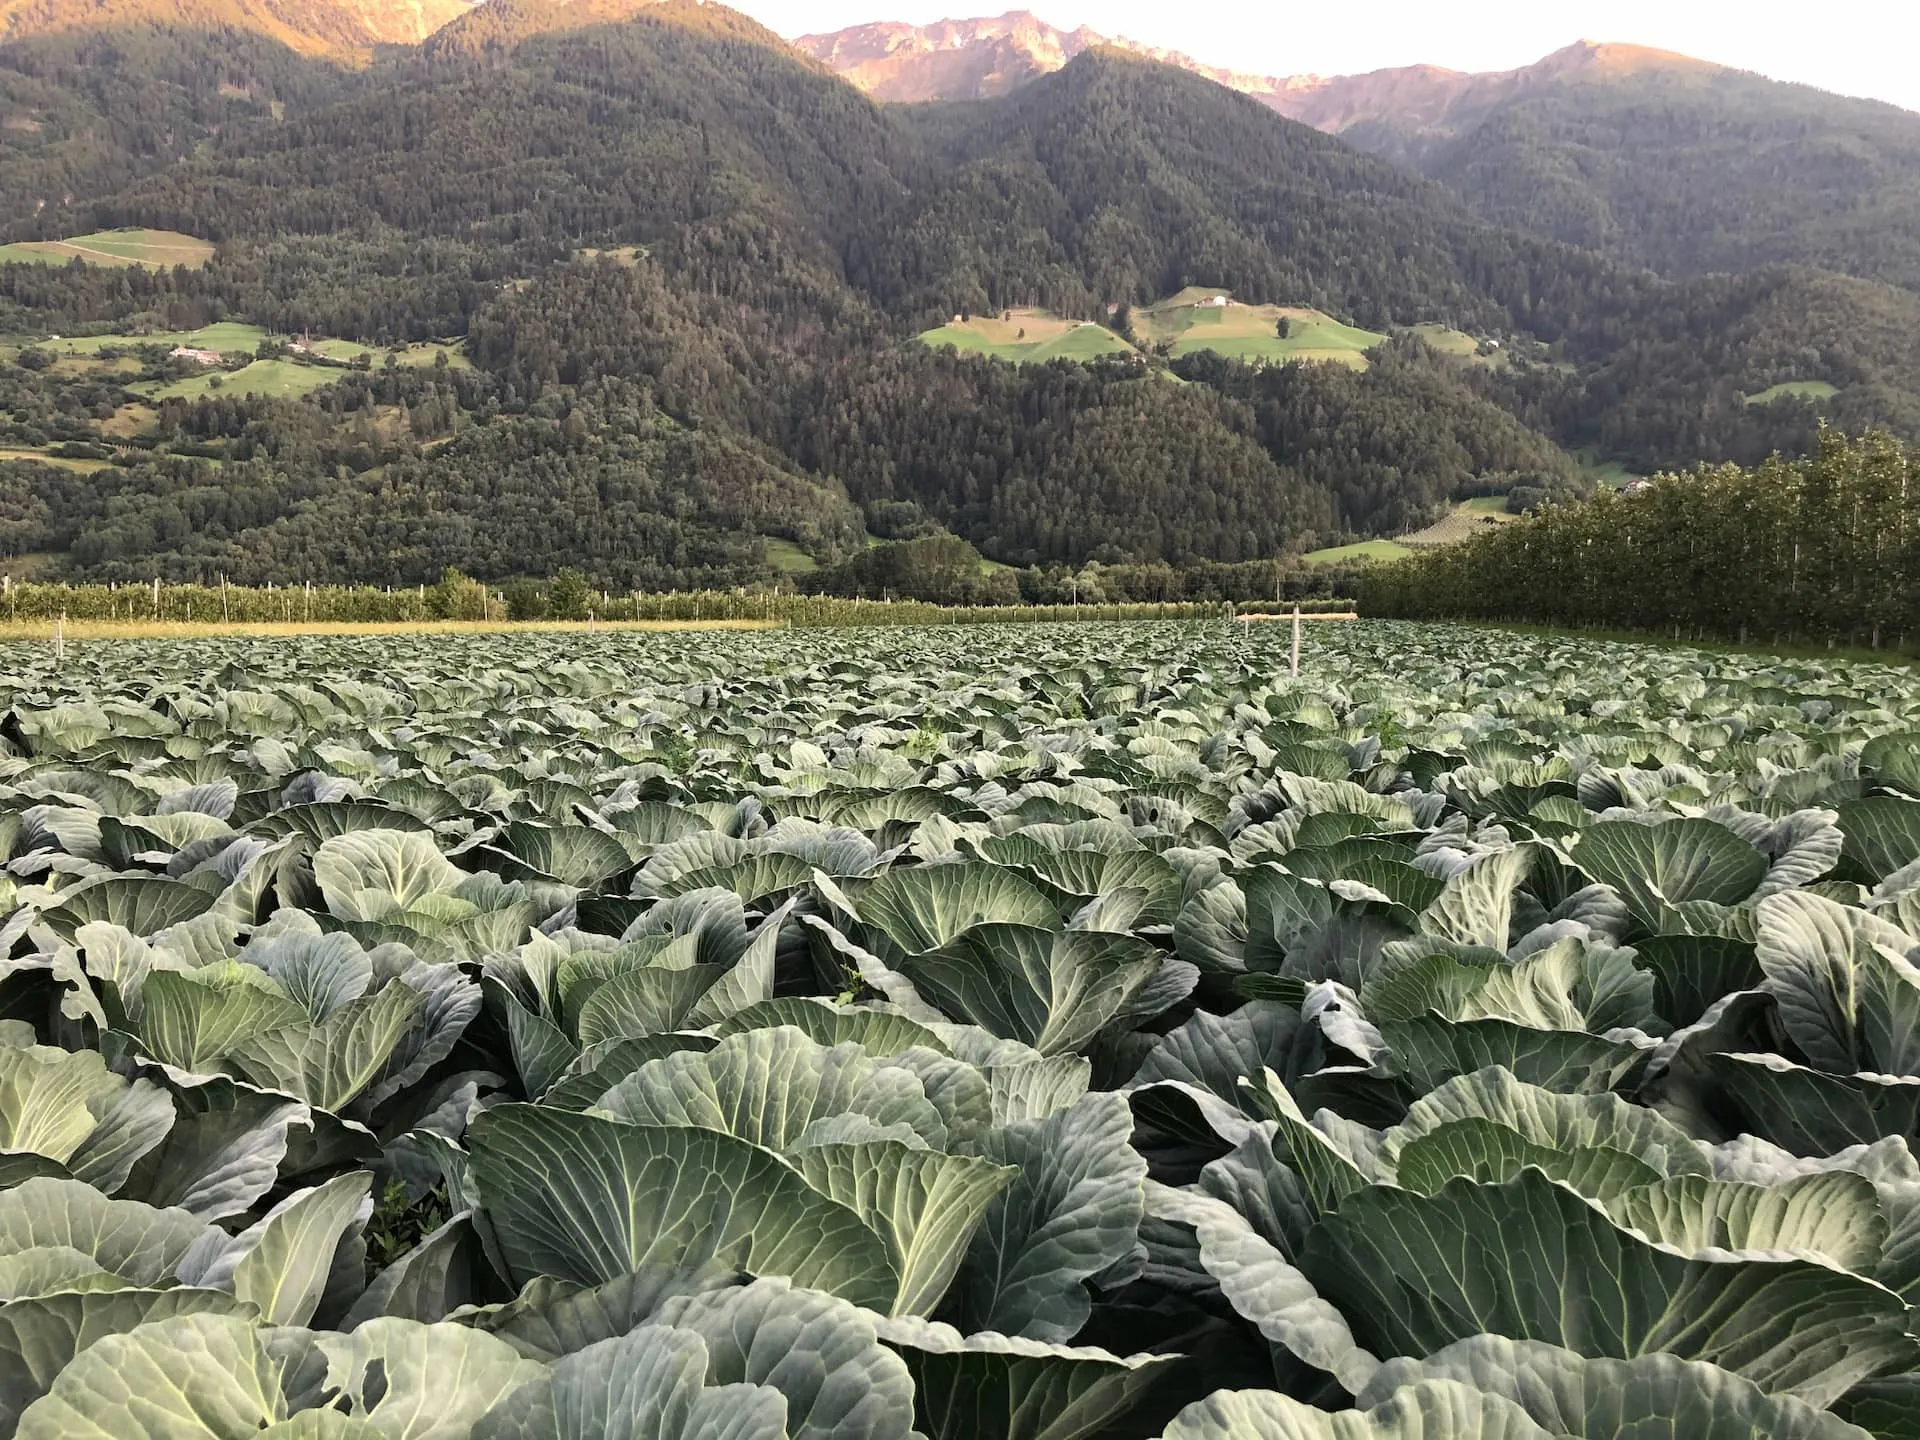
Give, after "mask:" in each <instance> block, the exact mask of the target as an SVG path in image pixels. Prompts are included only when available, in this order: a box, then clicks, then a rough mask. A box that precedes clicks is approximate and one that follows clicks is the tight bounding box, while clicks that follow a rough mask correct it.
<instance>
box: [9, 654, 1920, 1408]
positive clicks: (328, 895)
mask: <svg viewBox="0 0 1920 1440" xmlns="http://www.w3.org/2000/svg"><path fill="white" fill-rule="evenodd" d="M1242 628H1243V629H1249V630H1251V632H1252V633H1241V632H1240V631H1239V630H1229V629H1228V628H1227V627H1224V626H1221V625H1219V624H1212V625H1200V624H1191V623H1166V624H1151V623H1147V624H1135V625H1082V626H1030V627H1001V628H946V629H941V630H889V631H821V632H775V631H770V632H739V633H728V634H724V635H717V634H652V635H635V634H624V635H608V634H601V635H595V636H588V635H578V634H575V635H547V636H531V635H515V636H491V637H489V636H451V637H449V636H434V637H430V638H428V637H415V638H406V637H386V636H383V637H379V638H377V639H358V640H355V639H331V640H297V641H285V640H281V641H240V640H219V641H204V642H177V643H171V644H162V643H154V644H139V643H111V644H99V645H71V646H69V647H68V649H67V653H66V655H65V658H64V662H63V663H60V664H58V665H56V662H55V658H54V656H53V655H52V653H51V652H50V651H49V650H48V649H46V648H45V647H24V646H21V647H14V648H12V649H10V650H9V651H7V653H6V654H5V663H4V666H0V688H3V689H4V690H5V692H6V693H5V694H4V695H3V696H0V712H4V719H0V767H3V770H0V783H4V786H5V790H4V796H5V803H4V807H3V809H0V847H3V848H4V855H5V858H6V866H5V870H4V873H0V923H3V925H4V945H0V1440H4V1437H7V1436H12V1435H18V1436H20V1437H23V1440H29V1437H30V1440H55V1437H58V1440H75V1437H78V1440H140V1437H146V1440H202V1437H218V1440H237V1437H254V1436H260V1437H276V1440H294V1437H298V1440H360V1437H376V1436H377V1437H392V1440H465V1437H472V1440H536V1437H538V1440H545V1437H565V1440H600V1437H614V1440H696V1437H699V1440H707V1437H714V1440H720V1437H726V1440H756V1437H779V1436H782V1435H785V1436H791V1437H795V1440H800V1437H806V1440H829V1437H850V1440H906V1437H909V1436H912V1435H915V1434H918V1435H920V1436H924V1437H927V1440H983V1437H985V1440H991V1437H1020V1440H1068V1437H1077V1436H1101V1437H1108V1436H1111V1437H1141V1440H1146V1437H1156V1436H1165V1437H1168V1440H1229V1437H1231V1440H1241V1437H1250V1440H1282V1437H1287V1440H1367V1437H1381V1440H1387V1437H1399V1440H1414V1437H1420V1440H1496V1437H1497V1440H1526V1437H1543V1436H1578V1437H1590V1440H1601V1437H1607V1440H1611V1437H1634V1440H1641V1437H1652V1436H1656V1435H1657V1436H1675V1437H1708V1440H1732V1437H1750V1436H1789V1437H1804V1440H1841V1437H1849V1436H1851V1437H1858V1436H1862V1435H1876V1436H1883V1437H1905V1436H1915V1435H1920V1340H1916V1338H1915V1332H1916V1331H1917V1330H1920V1323H1916V1321H1917V1319H1920V1317H1917V1316H1916V1312H1915V1311H1914V1309H1913V1308H1912V1305H1913V1303H1914V1302H1916V1301H1920V1161H1916V1152H1915V1146H1916V1145H1920V680H1916V678H1915V676H1914V675H1913V673H1912V672H1911V671H1908V670H1901V669H1894V668H1887V667H1878V666H1868V665H1855V664H1850V663H1844V662H1840V661H1826V660H1778V659H1767V658H1756V657H1752V656H1744V655H1743V656H1734V655H1724V654H1722V655H1710V654H1706V653H1702V652H1692V651H1669V650H1660V649H1654V648H1638V647H1626V646H1615V645H1609V644H1604V643H1598V642H1587V641H1570V640H1548V639H1540V638H1531V637H1522V636H1517V635H1513V634H1503V633H1496V632H1485V631H1473V630H1462V629H1454V628H1442V627H1422V626H1416V625H1409V624H1394V623H1371V622H1368V623H1362V624H1358V625H1344V626H1333V625H1323V626H1316V627H1313V632H1312V633H1311V634H1310V635H1309V637H1308V644H1307V651H1306V657H1305V665H1304V667H1303V671H1302V674H1301V675H1300V677H1299V678H1298V679H1294V678H1291V677H1290V676H1289V674H1288V665H1287V649H1288V646H1289V640H1290V637H1289V636H1288V634H1287V633H1286V632H1285V627H1279V626H1266V627H1261V626H1255V627H1242Z"/></svg>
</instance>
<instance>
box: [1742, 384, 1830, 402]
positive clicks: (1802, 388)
mask: <svg viewBox="0 0 1920 1440" xmlns="http://www.w3.org/2000/svg"><path fill="white" fill-rule="evenodd" d="M1839 393H1840V387H1839V386H1838V385H1833V384H1829V383H1828V382H1827V381H1825V380H1788V381H1786V382H1785V383H1783V384H1780V385H1769V386H1768V387H1767V388H1766V389H1765V390H1761V391H1759V392H1757V393H1755V394H1752V395H1745V396H1742V397H1741V398H1742V399H1744V400H1745V401H1746V402H1747V404H1749V405H1766V404H1769V403H1771V402H1772V401H1775V400H1786V399H1789V398H1791V399H1795V400H1812V401H1814V402H1815V403H1816V404H1817V403H1818V402H1819V401H1822V400H1831V399H1832V398H1833V397H1834V396H1836V395H1838V394H1839Z"/></svg>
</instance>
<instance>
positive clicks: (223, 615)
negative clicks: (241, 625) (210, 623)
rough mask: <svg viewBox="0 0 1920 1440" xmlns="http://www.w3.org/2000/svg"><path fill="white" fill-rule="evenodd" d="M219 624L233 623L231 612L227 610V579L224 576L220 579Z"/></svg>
mask: <svg viewBox="0 0 1920 1440" xmlns="http://www.w3.org/2000/svg"><path fill="white" fill-rule="evenodd" d="M220 623H221V624H222V625H230V624H232V623H233V612H232V611H231V610H229V609H228V608H227V577H226V576H225V575H224V574H223V575H222V576H221V577H220Z"/></svg>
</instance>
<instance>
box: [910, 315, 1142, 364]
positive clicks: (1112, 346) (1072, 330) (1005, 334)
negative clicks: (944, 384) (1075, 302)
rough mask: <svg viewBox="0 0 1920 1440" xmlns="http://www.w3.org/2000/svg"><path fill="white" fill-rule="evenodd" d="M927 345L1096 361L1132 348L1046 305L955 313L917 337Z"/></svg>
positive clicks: (1018, 357)
mask: <svg viewBox="0 0 1920 1440" xmlns="http://www.w3.org/2000/svg"><path fill="white" fill-rule="evenodd" d="M919 339H920V343H921V344H923V345H950V346H952V347H953V348H954V349H956V350H962V351H965V352H967V353H969V354H974V355H991V356H993V357H994V358H995V359H997V360H1011V361H1013V362H1015V363H1016V364H1023V365H1025V364H1040V363H1043V362H1045V361H1048V360H1094V359H1098V358H1099V357H1100V356H1102V355H1131V354H1133V353H1135V352H1134V349H1133V347H1132V346H1131V345H1129V344H1127V342H1126V341H1124V340H1122V339H1121V338H1120V337H1119V336H1118V335H1116V334H1114V333H1113V332H1112V331H1111V330H1109V329H1107V327H1106V326H1104V325H1096V324H1094V323H1093V322H1092V321H1091V320H1063V319H1061V318H1060V317H1059V316H1058V315H1054V314H1051V313H1050V312H1048V311H1045V310H1010V311H1008V312H1006V314H1005V315H1004V316H992V317H989V316H979V315H976V316H971V317H968V318H966V319H960V318H958V317H956V319H955V322H954V323H953V324H950V325H942V326H940V327H939V328H938V329H936V330H929V331H927V332H926V333H925V334H923V335H921V336H920V337H919Z"/></svg>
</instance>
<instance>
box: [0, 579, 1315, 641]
mask: <svg viewBox="0 0 1920 1440" xmlns="http://www.w3.org/2000/svg"><path fill="white" fill-rule="evenodd" d="M1297 603H1299V605H1300V608H1301V609H1302V610H1303V611H1304V612H1305V613H1307V614H1314V613H1328V612H1334V613H1338V612H1344V611H1347V610H1348V609H1349V608H1350V607H1351V606H1352V604H1353V602H1352V601H1351V600H1347V599H1341V598H1323V599H1317V600H1307V601H1302V602H1297ZM1285 608H1290V606H1285V607H1283V606H1282V605H1281V603H1280V602H1275V601H1269V602H1267V603H1266V604H1265V605H1264V606H1262V605H1260V604H1255V605H1253V606H1251V607H1237V606H1235V605H1234V604H1232V603H1231V602H1226V603H1222V602H1219V601H1205V600H1193V601H1166V602H1153V601H1146V602H1136V601H1127V600H1105V599H1100V598H1099V597H1097V596H1096V597H1094V603H1086V604H1057V605H1054V604H1033V605H1022V604H1013V603H1006V604H958V605H939V604H934V603H932V602H930V601H925V600H910V599H906V600H884V599H868V598H865V597H861V596H834V595H794V594H777V593H775V592H772V591H754V590H686V591H675V592H669V593H665V594H647V593H645V592H641V591H633V592H628V593H624V594H616V593H609V592H607V591H604V590H597V589H594V588H592V587H591V586H590V585H589V584H588V583H587V581H586V579H585V578H584V577H583V576H582V575H581V574H580V572H579V571H577V570H566V571H562V572H561V573H560V574H559V575H556V576H555V577H554V578H553V579H552V580H550V581H541V582H533V581H520V582H516V583H514V584H512V585H509V586H507V587H506V588H505V589H504V590H494V589H492V588H491V587H489V586H486V585H483V584H481V583H480V582H479V581H477V580H473V579H470V578H469V577H467V576H465V575H462V574H460V573H459V572H458V571H457V570H449V571H448V572H447V573H446V574H445V575H444V576H443V577H442V578H441V580H440V582H439V583H438V584H436V585H420V586H412V587H404V586H403V587H399V588H393V589H387V588H381V587H379V586H372V585H311V586H287V587H273V586H243V585H63V584H16V583H13V582H11V581H8V582H6V583H5V585H4V586H3V587H0V625H12V626H15V627H29V626H31V627H34V628H37V629H40V630H41V631H42V633H44V634H48V635H50V634H52V633H53V626H54V625H55V624H57V623H63V622H65V623H75V624H87V625H92V626H100V625H102V624H106V625H113V624H116V623H117V624H122V625H125V626H126V627H127V628H128V630H129V631H130V632H133V633H137V632H139V631H141V630H146V629H149V628H152V627H156V626H159V627H165V626H169V625H180V624H187V625H212V626H219V625H231V626H236V627H238V626H258V625H293V626H302V625H316V626H317V625H342V624H346V625H375V624H425V623H431V622H434V621H470V622H471V621H478V622H482V623H494V624H507V623H520V622H528V623H542V622H554V621H562V622H581V621H585V622H589V623H604V624H609V625H617V624H621V623H630V622H634V621H689V622H692V621H715V620H729V621H749V622H758V623H763V624H770V625H792V626H800V627H809V626H815V627H817V626H840V625H967V624H1015V623H1024V622H1032V621H1044V620H1206V621H1215V620H1228V619H1231V618H1232V617H1233V616H1234V615H1235V614H1238V613H1254V614H1258V613H1263V611H1264V612H1274V613H1278V612H1280V611H1281V610H1283V609H1285Z"/></svg>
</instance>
